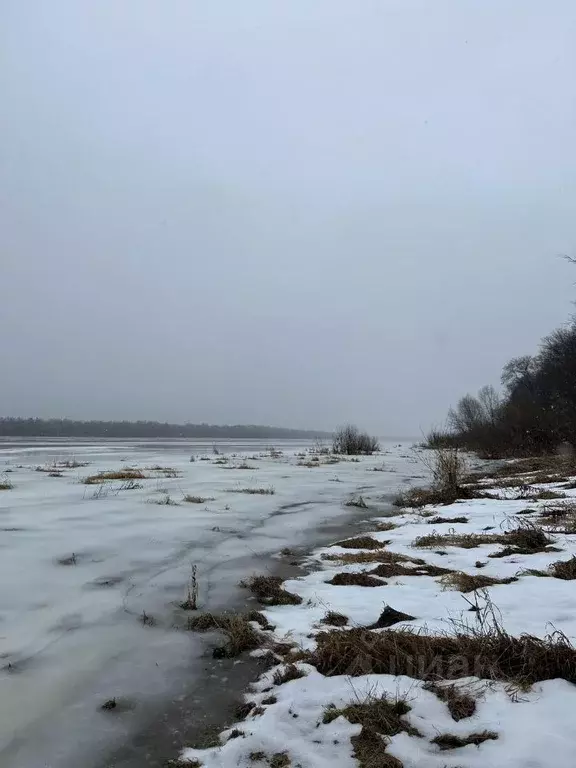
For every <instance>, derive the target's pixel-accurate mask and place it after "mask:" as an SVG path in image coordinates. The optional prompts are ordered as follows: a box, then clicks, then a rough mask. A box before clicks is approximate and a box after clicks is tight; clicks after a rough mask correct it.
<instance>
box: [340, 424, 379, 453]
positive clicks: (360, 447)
mask: <svg viewBox="0 0 576 768" xmlns="http://www.w3.org/2000/svg"><path fill="white" fill-rule="evenodd" d="M379 450H380V445H379V443H378V440H377V438H375V437H371V436H370V435H369V434H368V433H367V432H360V430H359V429H358V427H355V426H354V425H353V424H347V425H346V426H344V427H341V428H340V429H339V430H338V431H337V432H336V434H335V435H334V438H333V440H332V452H333V453H337V454H343V455H346V456H360V455H364V456H369V455H371V454H373V453H375V452H376V451H379Z"/></svg>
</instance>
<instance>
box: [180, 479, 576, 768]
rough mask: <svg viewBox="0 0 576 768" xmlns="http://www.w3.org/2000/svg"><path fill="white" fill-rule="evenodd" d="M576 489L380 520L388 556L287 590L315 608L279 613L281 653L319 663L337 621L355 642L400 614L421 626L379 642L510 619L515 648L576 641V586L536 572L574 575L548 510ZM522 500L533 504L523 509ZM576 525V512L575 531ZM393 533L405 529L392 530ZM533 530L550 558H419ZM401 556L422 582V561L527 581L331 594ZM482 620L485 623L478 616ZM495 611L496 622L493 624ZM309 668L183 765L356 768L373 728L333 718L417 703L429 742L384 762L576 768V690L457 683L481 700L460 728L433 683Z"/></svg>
mask: <svg viewBox="0 0 576 768" xmlns="http://www.w3.org/2000/svg"><path fill="white" fill-rule="evenodd" d="M571 480H574V478H571ZM528 481H529V478H528ZM528 481H527V482H528ZM570 484H574V483H568V484H566V483H565V482H562V483H554V484H546V485H537V486H532V489H533V490H538V489H544V488H545V489H547V490H548V491H550V490H552V491H554V492H556V493H558V494H562V495H563V496H564V497H565V498H560V499H554V500H544V499H543V500H534V499H533V498H531V497H532V496H533V491H531V490H530V489H529V488H528V487H524V488H518V487H515V488H499V489H497V490H493V491H490V493H492V494H493V495H494V496H495V498H488V499H486V498H478V499H472V500H469V501H461V502H457V503H455V504H452V505H449V506H438V507H426V508H425V509H424V510H422V511H421V512H419V513H416V512H415V511H414V510H406V509H398V510H396V511H397V515H396V516H386V517H378V514H377V512H374V517H375V520H374V523H375V524H374V530H373V533H371V534H370V535H371V536H372V538H373V539H376V540H378V541H379V542H380V543H381V546H382V549H380V550H378V549H376V550H372V549H362V548H349V547H343V546H329V547H323V548H321V549H318V550H317V551H315V552H314V553H313V554H312V556H311V557H310V565H311V566H312V570H311V572H310V573H309V574H308V575H306V576H304V577H302V578H298V579H291V580H288V581H286V582H285V584H284V588H285V589H286V590H288V591H289V592H291V593H294V594H297V595H299V596H300V597H301V598H302V603H301V604H300V605H277V606H270V607H268V608H266V609H265V611H264V613H265V616H266V618H267V619H268V621H269V622H270V624H271V625H273V626H274V627H275V629H274V632H273V637H274V639H275V640H277V641H289V642H291V643H294V645H295V649H304V650H306V649H308V650H314V649H315V648H316V636H317V634H318V633H319V632H321V631H323V632H325V631H327V630H329V629H331V627H329V626H327V625H326V623H321V621H322V619H323V617H325V616H326V614H327V612H328V611H332V612H334V613H336V614H341V615H342V616H343V617H346V619H347V620H348V621H347V624H346V625H345V626H344V627H343V629H342V630H341V631H343V632H346V631H348V629H352V630H353V629H355V628H359V627H369V626H370V625H372V624H373V623H374V622H376V621H377V619H378V618H379V616H380V614H381V613H382V611H383V609H384V608H385V607H386V606H389V607H391V608H392V609H395V610H396V611H401V612H403V613H404V614H409V615H410V616H412V617H414V618H413V619H412V620H410V621H403V622H400V623H397V624H395V625H394V627H393V629H392V630H384V629H380V630H379V629H373V630H372V631H373V632H383V631H393V632H394V631H396V630H398V629H402V628H408V627H410V628H413V629H414V630H416V631H419V632H421V633H425V634H429V635H439V634H442V633H449V634H450V633H453V632H454V629H455V627H462V626H468V627H471V628H476V629H477V628H478V626H479V622H481V621H484V622H492V621H494V618H493V617H496V620H497V622H498V623H499V624H500V626H502V627H503V628H504V629H505V630H506V631H507V632H508V633H510V634H511V635H515V636H519V635H521V634H522V633H529V634H531V635H534V636H536V637H539V638H545V637H546V636H548V635H550V634H551V633H553V632H556V631H557V632H561V633H564V634H565V635H566V636H567V637H568V638H569V639H570V640H571V641H574V639H575V638H576V607H575V606H576V602H575V599H574V595H575V586H574V585H575V584H576V581H574V580H563V579H560V578H552V577H542V576H535V575H530V574H529V573H527V571H528V570H539V571H543V572H545V573H546V572H547V568H548V566H550V565H551V564H552V563H555V562H558V561H567V560H569V559H570V558H571V557H572V556H573V555H575V554H576V535H572V534H566V533H558V532H557V531H558V526H551V525H550V522H551V520H550V519H548V520H546V519H544V518H542V516H541V513H542V512H543V510H544V508H545V507H546V505H548V508H549V507H550V505H551V504H552V505H556V506H557V507H558V506H563V505H568V506H570V505H571V504H572V503H573V502H574V501H576V490H575V489H573V488H572V489H571V488H569V487H567V485H570ZM518 495H520V496H523V498H520V499H517V500H514V498H513V497H515V496H518ZM364 498H365V500H366V501H367V502H368V503H369V504H371V503H374V502H375V501H376V496H375V495H374V494H373V492H371V491H367V492H366V494H365V496H364ZM422 512H423V514H422ZM575 514H576V512H574V509H573V510H572V512H571V515H572V520H574V515H575ZM432 515H434V516H438V517H439V518H444V519H446V520H448V519H449V518H453V517H456V516H457V517H461V516H463V517H466V518H467V520H468V521H467V522H462V523H455V522H446V523H443V522H442V521H441V520H440V521H435V522H434V523H432V524H431V523H430V520H431V516H432ZM527 521H531V522H527ZM390 523H393V524H394V526H395V527H393V528H391V529H390V530H384V528H388V527H389V524H390ZM531 524H538V525H540V526H543V527H544V530H547V531H548V532H549V534H550V536H551V539H552V542H551V544H550V546H549V549H550V551H541V552H536V553H532V554H510V555H507V556H504V557H490V555H493V554H494V553H495V552H498V551H499V550H502V545H501V544H497V543H494V542H492V543H485V544H481V545H480V546H476V547H471V548H463V547H462V546H456V545H455V543H451V542H449V541H439V542H436V543H434V544H432V545H431V546H428V547H421V546H414V542H415V540H416V539H417V537H421V536H428V535H430V534H431V533H439V534H459V533H465V534H470V533H474V534H481V535H486V534H502V533H503V532H504V531H509V530H512V529H514V528H515V527H516V526H518V525H528V526H529V525H531ZM560 527H561V526H560ZM363 535H364V532H363ZM387 552H394V553H398V554H400V555H404V556H406V557H407V558H412V562H411V561H410V560H405V561H403V563H402V564H403V565H404V566H405V567H406V568H413V569H416V567H417V566H416V564H415V563H414V562H413V561H414V559H417V558H420V559H423V560H424V561H425V562H426V563H427V564H429V565H436V566H439V567H441V568H444V569H449V570H452V571H456V572H464V573H466V574H469V575H473V576H478V575H482V576H488V577H494V578H498V579H507V578H509V577H517V579H516V580H515V581H513V582H512V583H509V584H496V585H494V586H491V587H489V588H488V589H487V590H486V591H478V592H476V593H475V592H468V593H466V594H464V593H463V592H462V591H458V590H457V589H456V588H455V587H454V585H453V583H451V582H450V581H447V579H446V577H443V576H440V575H439V576H429V575H410V574H408V575H406V574H403V575H401V576H391V577H390V576H386V577H384V578H381V579H379V580H380V581H381V584H380V585H379V586H357V585H334V584H331V583H328V582H330V581H331V580H332V579H333V577H334V576H335V574H342V573H359V572H366V571H372V570H373V569H375V568H376V567H377V566H378V565H379V562H382V559H383V557H384V554H385V553H387ZM351 553H353V554H363V553H364V554H365V555H366V558H367V559H366V562H361V563H348V564H347V563H346V562H345V561H344V560H338V559H334V558H337V557H338V555H342V556H345V555H350V554H351ZM379 554H381V555H382V558H380V559H379V558H378V555H379ZM372 555H373V557H374V559H373V561H372V562H371V561H370V559H369V558H370V557H371V556H372ZM374 578H377V577H374ZM473 606H476V607H479V608H480V611H474V610H471V608H473ZM486 607H488V608H489V610H488V612H486V611H485V610H483V609H484V608H486ZM332 629H333V627H332ZM296 658H297V657H296ZM415 661H416V662H417V660H415ZM296 666H297V667H298V668H299V669H300V672H301V673H303V676H302V677H299V678H296V679H291V680H289V681H288V682H284V683H280V684H279V682H278V680H276V681H275V680H274V675H275V674H276V673H277V672H278V670H282V669H283V668H284V665H283V664H280V665H279V666H278V667H276V668H273V669H272V670H271V671H270V672H267V673H266V674H265V675H264V676H263V677H262V678H261V679H260V681H259V682H258V684H257V685H256V686H255V687H254V690H253V691H251V692H250V693H249V694H247V701H249V702H253V703H254V704H255V705H256V706H257V708H256V709H255V710H254V711H253V712H252V714H250V715H249V716H248V717H247V719H246V720H244V721H241V722H239V723H237V724H235V725H234V726H233V727H232V729H230V730H228V731H225V732H224V733H223V734H222V736H221V742H222V745H221V746H220V747H216V748H212V749H209V750H195V749H189V750H186V752H185V753H184V755H183V758H185V760H190V761H192V763H193V764H194V761H198V762H196V763H195V764H196V765H197V764H201V765H202V766H205V768H233V767H234V768H238V766H252V767H253V768H261V767H262V766H266V765H270V766H276V765H278V766H286V768H288V766H292V767H293V768H296V767H298V766H299V767H301V768H348V767H349V768H353V766H356V765H358V762H357V760H356V758H355V756H354V742H353V741H351V738H353V737H355V736H358V734H359V733H360V732H361V729H362V726H361V724H359V723H358V722H356V723H352V722H350V721H349V720H348V719H347V718H346V717H345V716H343V715H340V716H338V717H335V718H334V719H331V718H327V719H328V720H330V722H325V721H324V715H325V713H326V712H327V711H328V712H329V711H330V708H333V707H337V708H344V707H347V706H349V705H351V704H356V705H357V704H361V703H367V702H373V701H374V700H377V699H378V698H379V697H382V696H386V697H387V698H388V700H389V701H395V700H397V699H405V701H406V703H407V705H408V707H409V708H410V711H409V712H408V713H407V714H406V715H405V716H404V721H405V722H406V723H408V724H409V725H410V726H412V727H413V728H415V729H416V730H417V732H418V733H417V734H416V733H415V732H413V733H412V734H410V733H408V732H407V731H406V730H403V729H401V730H400V732H398V733H396V734H395V735H392V736H390V737H388V738H385V739H384V740H382V741H381V742H380V743H381V744H382V747H381V750H380V752H381V755H380V758H382V757H383V755H384V746H385V745H386V752H385V754H386V755H388V756H391V757H394V758H397V760H400V761H401V764H403V765H404V768H420V766H423V765H425V766H427V768H445V767H447V766H448V767H449V768H457V767H458V766H465V767H466V768H472V767H475V766H477V768H485V767H486V766H490V768H526V767H527V766H529V767H530V768H571V767H572V766H573V765H574V754H575V753H576V732H575V730H574V728H573V727H572V725H573V723H572V721H573V712H574V709H575V708H576V687H575V686H574V685H573V684H571V683H569V682H567V681H566V680H564V679H552V680H543V681H542V682H536V683H534V684H533V685H532V686H531V687H529V688H528V689H524V688H519V687H518V685H514V684H510V681H498V680H495V679H492V680H485V679H484V680H483V679H480V678H478V677H474V676H473V675H474V670H468V671H467V672H463V674H467V677H462V678H461V679H458V680H455V681H454V680H452V681H451V683H452V684H455V685H456V687H457V689H458V690H459V691H460V692H464V693H467V694H468V695H469V696H471V697H472V699H474V701H475V702H476V710H475V712H474V713H473V714H471V715H470V716H466V717H463V718H462V719H459V720H455V719H453V717H452V716H451V714H450V711H449V709H448V707H447V705H446V703H444V702H443V701H441V700H440V698H439V697H438V696H437V695H436V693H434V692H433V691H430V690H426V689H425V688H424V683H423V681H422V680H421V679H416V678H413V677H407V676H405V675H398V676H394V675H390V674H368V675H361V676H347V675H334V676H324V675H322V674H320V672H319V671H318V670H317V669H316V668H315V667H314V666H311V665H310V664H308V663H305V662H303V661H296ZM575 674H576V670H575ZM543 676H545V675H543ZM234 729H237V730H236V731H235V730H234ZM238 731H240V733H238ZM485 731H486V732H490V733H491V734H492V737H491V738H488V739H486V740H485V741H482V743H479V744H478V745H476V744H474V743H471V744H467V745H465V746H453V748H450V749H442V748H441V745H440V744H438V743H435V742H434V739H436V738H437V737H439V736H444V735H446V734H453V735H456V736H460V737H461V738H464V739H465V738H466V737H467V736H470V735H472V734H482V733H483V732H485ZM361 764H362V763H361ZM362 765H364V766H365V768H368V766H370V768H372V766H373V767H374V768H377V767H378V768H379V767H380V766H382V768H397V766H398V765H399V764H398V763H395V762H394V761H392V762H386V761H383V762H379V761H378V760H376V759H375V758H374V762H370V761H367V762H365V763H363V764H362Z"/></svg>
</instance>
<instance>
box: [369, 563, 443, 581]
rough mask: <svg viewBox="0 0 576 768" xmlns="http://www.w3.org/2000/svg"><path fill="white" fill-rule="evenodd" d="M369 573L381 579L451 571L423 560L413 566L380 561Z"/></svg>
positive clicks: (430, 574)
mask: <svg viewBox="0 0 576 768" xmlns="http://www.w3.org/2000/svg"><path fill="white" fill-rule="evenodd" d="M422 562H423V561H422ZM370 573H371V574H373V575H374V576H380V577H381V578H383V579H389V578H392V577H393V576H443V575H444V574H447V573H452V571H451V570H450V568H440V566H438V565H429V564H427V563H424V562H423V564H422V565H416V566H415V567H413V568H409V567H407V566H404V565H402V564H401V563H381V564H380V565H379V566H377V567H376V568H374V570H373V571H370Z"/></svg>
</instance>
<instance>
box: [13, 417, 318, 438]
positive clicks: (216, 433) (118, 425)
mask: <svg viewBox="0 0 576 768" xmlns="http://www.w3.org/2000/svg"><path fill="white" fill-rule="evenodd" d="M0 436H2V437H119V438H123V437H125V438H128V437H135V438H138V437H166V438H169V437H185V438H208V439H212V438H214V439H216V438H231V439H239V440H247V439H257V440H289V439H311V438H315V437H319V438H329V437H331V436H332V435H331V433H329V432H318V431H314V430H304V429H286V428H284V427H263V426H258V425H253V424H236V425H233V426H228V425H223V426H218V425H215V424H167V423H161V422H159V421H73V420H72V419H22V418H10V417H7V418H0Z"/></svg>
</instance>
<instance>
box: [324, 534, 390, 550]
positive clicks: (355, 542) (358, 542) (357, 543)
mask: <svg viewBox="0 0 576 768" xmlns="http://www.w3.org/2000/svg"><path fill="white" fill-rule="evenodd" d="M387 544H390V542H389V541H378V540H377V539H373V538H372V536H356V537H355V538H353V539H344V540H343V541H337V542H336V543H335V544H332V546H333V547H343V548H344V549H381V548H382V547H385V546H386V545H387Z"/></svg>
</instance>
